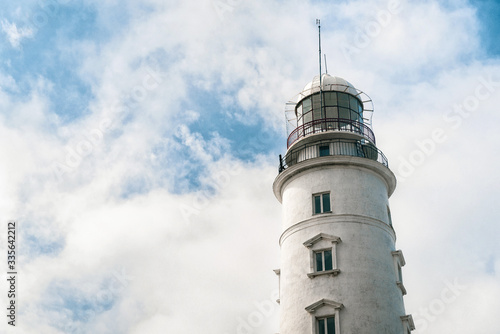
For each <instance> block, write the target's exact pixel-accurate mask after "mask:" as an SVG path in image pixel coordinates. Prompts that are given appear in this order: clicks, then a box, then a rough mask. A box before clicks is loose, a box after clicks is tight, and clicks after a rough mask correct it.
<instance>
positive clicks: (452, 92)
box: [0, 0, 500, 334]
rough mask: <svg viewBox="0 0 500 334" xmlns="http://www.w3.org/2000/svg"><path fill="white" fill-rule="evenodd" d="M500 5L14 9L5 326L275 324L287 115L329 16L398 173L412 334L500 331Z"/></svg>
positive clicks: (228, 329) (57, 4) (0, 109)
mask: <svg viewBox="0 0 500 334" xmlns="http://www.w3.org/2000/svg"><path fill="white" fill-rule="evenodd" d="M499 14H500V2H497V1H490V0H484V1H480V0H477V1H472V0H470V1H466V0H456V1H452V0H450V1H432V0H428V1H426V0H424V1H418V2H416V1H403V0H399V1H398V0H390V1H378V0H359V1H336V2H332V1H319V0H318V1H313V0H311V1H295V0H292V1H280V0H266V1H263V0H254V1H246V0H198V1H193V0H184V1H175V0H167V1H161V0H147V1H131V0H123V1H116V0H101V1H94V0H87V1H83V2H80V1H78V2H77V1H72V0H49V1H44V2H40V1H35V0H23V1H16V2H9V3H5V4H3V6H2V8H1V9H0V29H1V30H0V55H1V57H0V140H1V143H2V145H0V196H1V200H0V221H1V222H2V223H1V224H0V225H1V226H2V228H1V229H0V240H1V242H0V252H2V253H4V254H6V252H7V247H6V241H7V223H8V221H9V220H15V221H17V239H16V241H17V258H16V261H17V270H18V273H19V274H18V281H17V293H18V294H17V319H16V327H15V328H13V327H12V326H8V325H7V322H6V320H5V315H4V316H3V318H4V320H3V321H2V324H1V325H0V333H36V334H39V333H42V334H45V333H47V334H52V333H54V334H55V333H130V334H135V333H191V332H202V333H207V334H216V333H217V334H221V333H222V334H239V333H256V334H260V333H262V334H264V333H278V332H279V328H278V316H279V305H278V304H276V303H275V302H274V301H275V299H276V293H277V288H278V280H277V276H276V275H275V273H274V272H273V269H277V268H279V257H280V253H279V252H280V250H279V245H278V239H279V236H280V234H281V216H282V212H281V206H280V203H279V202H278V201H277V200H276V198H275V197H274V195H273V192H272V183H273V180H274V178H275V177H276V176H277V174H278V156H279V154H284V153H285V152H286V137H287V133H286V129H285V115H284V110H285V103H286V102H287V101H289V100H290V99H291V98H292V97H293V96H295V95H296V94H297V93H299V92H300V91H301V90H302V88H303V87H304V86H305V85H306V84H307V83H308V82H309V81H311V79H312V78H313V77H314V76H315V75H316V74H317V73H318V49H317V47H318V45H317V42H318V38H317V37H318V36H317V26H316V24H315V21H316V19H317V18H319V19H321V33H322V51H323V53H325V54H326V56H327V64H328V72H329V74H331V75H335V76H339V77H342V78H344V79H346V80H348V81H349V82H351V83H352V84H353V85H354V86H355V87H356V88H358V89H360V90H362V91H364V92H365V93H367V94H368V95H369V96H370V97H371V98H372V100H373V102H374V106H375V112H374V114H373V130H374V132H375V135H376V137H377V146H378V147H379V148H380V149H381V150H382V151H383V152H384V154H385V155H386V156H387V158H388V160H389V167H390V168H391V170H392V171H393V172H394V173H395V175H396V176H397V178H398V186H397V189H396V191H395V193H394V194H393V195H392V197H391V199H390V204H391V213H392V220H393V225H394V228H395V230H396V234H397V243H396V247H397V249H401V250H402V251H403V253H404V257H405V259H406V266H405V267H404V268H403V275H404V282H405V283H404V284H405V287H406V289H407V291H408V294H407V295H406V296H405V297H404V300H405V307H406V312H407V313H408V314H412V315H413V319H414V321H415V324H416V326H417V330H416V331H414V332H413V333H426V334H434V333H457V334H460V333H480V334H498V333H500V331H499V329H498V325H497V324H496V321H495V319H496V316H497V313H498V310H499V309H500V250H499V248H498V235H500V226H499V224H498V221H499V219H498V218H499V211H498V204H495V203H497V202H496V201H497V200H498V198H499V195H500V177H499V173H498V170H499V168H500V158H499V157H497V153H496V152H498V148H496V146H495V142H496V141H500V134H499V132H498V130H497V128H498V125H497V123H500V114H499V113H498V112H497V111H498V103H497V101H498V100H499V98H500V47H499V45H498V35H499V33H500V23H499V21H498V17H499ZM3 258H4V259H5V258H6V256H4V257H3ZM0 267H1V268H3V269H2V271H3V272H4V274H5V275H6V272H7V264H6V262H5V261H4V263H3V264H2V265H0ZM0 289H2V290H3V291H2V292H1V293H0V296H1V298H0V299H1V303H2V305H7V303H8V302H9V301H8V299H7V296H6V292H7V289H8V286H7V283H6V281H5V280H4V283H2V284H0ZM4 310H5V307H4ZM5 312H6V311H4V313H5Z"/></svg>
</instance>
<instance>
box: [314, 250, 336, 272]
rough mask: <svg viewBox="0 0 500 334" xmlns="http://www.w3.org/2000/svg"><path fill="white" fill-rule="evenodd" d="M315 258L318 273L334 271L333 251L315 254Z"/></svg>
mask: <svg viewBox="0 0 500 334" xmlns="http://www.w3.org/2000/svg"><path fill="white" fill-rule="evenodd" d="M314 257H315V259H316V271H323V270H332V269H333V262H332V250H331V249H328V250H323V251H320V252H314Z"/></svg>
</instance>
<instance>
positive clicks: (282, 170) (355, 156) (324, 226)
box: [273, 74, 414, 334]
mask: <svg viewBox="0 0 500 334" xmlns="http://www.w3.org/2000/svg"><path fill="white" fill-rule="evenodd" d="M320 82H321V83H320ZM288 107H289V108H288V111H287V115H288V117H287V118H288V122H289V124H291V125H292V128H291V129H290V131H289V137H288V142H287V147H288V150H287V152H286V155H285V156H284V157H280V167H279V175H278V176H277V177H276V180H275V181H274V184H273V190H274V194H275V196H276V198H277V199H278V200H279V201H280V202H281V203H282V205H283V233H282V235H281V237H280V239H279V243H280V246H281V268H280V269H277V270H275V272H276V273H277V274H278V275H279V280H280V299H279V300H278V302H279V303H280V309H281V319H280V334H333V333H334V334H408V333H410V331H411V330H413V329H414V324H413V320H412V317H411V315H406V313H405V308H404V304H403V295H405V294H406V290H405V287H404V285H403V278H402V270H401V268H402V267H403V266H404V265H405V260H404V257H403V254H402V252H401V250H396V248H395V241H396V234H395V231H394V229H393V227H392V222H391V214H390V209H389V202H388V200H389V197H390V196H391V194H392V193H393V191H394V189H395V187H396V178H395V176H394V174H393V173H392V172H391V170H390V169H389V167H388V162H387V159H386V157H385V156H384V154H383V153H382V152H381V151H380V150H379V149H378V148H377V147H376V143H375V135H374V134H373V131H372V129H371V115H372V112H373V105H372V103H371V100H370V98H369V97H368V96H367V95H366V94H364V93H362V92H361V91H360V90H358V89H356V88H354V86H353V85H351V84H350V83H349V82H347V81H346V80H344V79H341V78H338V77H334V76H330V75H328V74H322V75H321V80H320V76H316V77H314V78H313V80H312V82H310V83H308V84H307V85H306V86H305V87H304V89H303V91H302V92H301V93H300V94H298V96H297V98H296V99H294V100H293V102H292V103H289V105H288Z"/></svg>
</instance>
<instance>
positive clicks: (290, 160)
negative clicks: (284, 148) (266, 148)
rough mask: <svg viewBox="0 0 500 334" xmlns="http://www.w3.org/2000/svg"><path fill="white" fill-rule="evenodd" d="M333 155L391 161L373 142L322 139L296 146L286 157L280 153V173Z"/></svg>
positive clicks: (382, 162) (384, 162)
mask: <svg viewBox="0 0 500 334" xmlns="http://www.w3.org/2000/svg"><path fill="white" fill-rule="evenodd" d="M332 155H347V156H352V157H361V158H367V159H371V160H374V161H378V162H379V163H381V164H382V165H384V166H385V167H389V162H388V161H387V158H386V157H385V155H384V153H382V151H380V150H379V149H378V148H377V147H375V145H373V144H371V143H362V142H361V141H359V140H351V141H348V140H340V139H333V140H320V141H316V142H313V143H309V144H305V145H302V146H299V147H297V148H294V149H293V150H291V151H290V152H288V153H287V154H286V155H285V157H281V155H280V165H279V168H278V169H279V173H281V172H282V171H284V170H285V169H286V168H288V167H291V166H293V165H295V164H297V163H300V162H302V161H305V160H309V159H314V158H319V157H323V156H332Z"/></svg>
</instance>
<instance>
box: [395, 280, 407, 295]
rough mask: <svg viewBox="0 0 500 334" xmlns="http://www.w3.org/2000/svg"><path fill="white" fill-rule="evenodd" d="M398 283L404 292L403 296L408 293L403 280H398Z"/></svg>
mask: <svg viewBox="0 0 500 334" xmlns="http://www.w3.org/2000/svg"><path fill="white" fill-rule="evenodd" d="M396 284H397V285H398V287H399V289H401V292H402V293H403V296H404V295H406V288H405V286H404V285H403V282H400V281H397V282H396Z"/></svg>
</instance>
